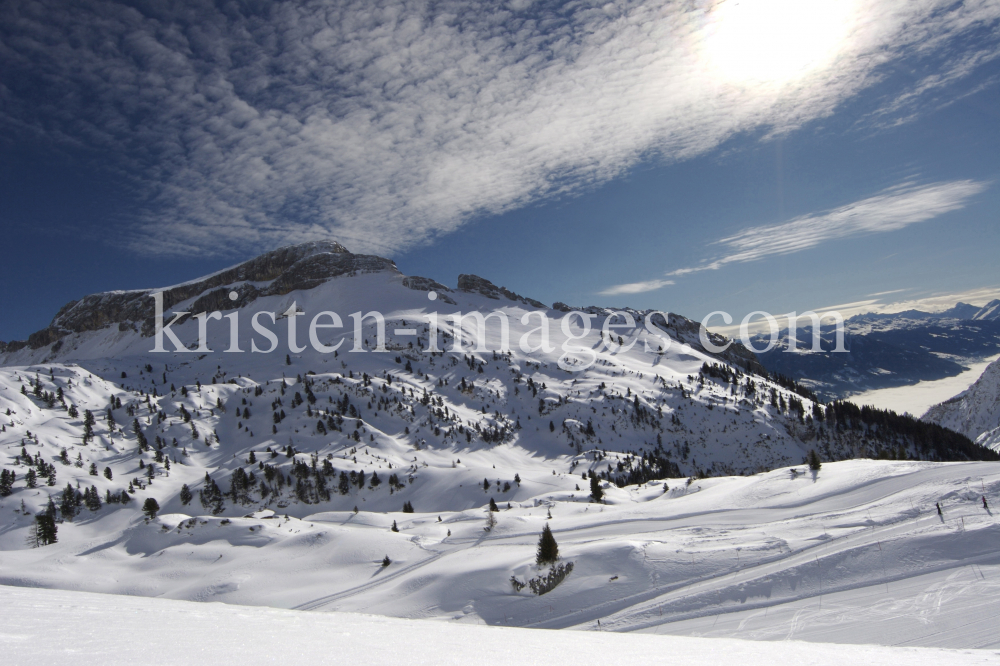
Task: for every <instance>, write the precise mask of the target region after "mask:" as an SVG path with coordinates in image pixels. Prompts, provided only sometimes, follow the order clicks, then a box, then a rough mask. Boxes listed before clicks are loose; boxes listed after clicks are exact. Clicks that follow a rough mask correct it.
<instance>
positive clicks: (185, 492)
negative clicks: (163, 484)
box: [181, 483, 192, 506]
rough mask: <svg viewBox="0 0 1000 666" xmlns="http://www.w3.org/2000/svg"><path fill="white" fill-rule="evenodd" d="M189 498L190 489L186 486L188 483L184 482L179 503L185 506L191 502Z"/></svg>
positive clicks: (190, 496)
mask: <svg viewBox="0 0 1000 666" xmlns="http://www.w3.org/2000/svg"><path fill="white" fill-rule="evenodd" d="M191 498H192V495H191V489H190V488H188V484H186V483H185V484H184V485H183V486H181V504H183V505H184V506H187V505H188V504H190V503H191Z"/></svg>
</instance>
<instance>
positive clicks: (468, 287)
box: [458, 274, 549, 310]
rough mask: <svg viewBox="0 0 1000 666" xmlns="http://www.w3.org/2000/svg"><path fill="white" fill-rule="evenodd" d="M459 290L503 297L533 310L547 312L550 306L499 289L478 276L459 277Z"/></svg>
mask: <svg viewBox="0 0 1000 666" xmlns="http://www.w3.org/2000/svg"><path fill="white" fill-rule="evenodd" d="M458 290H459V291H465V292H469V293H472V294H481V295H483V296H485V297H486V298H494V299H499V298H501V297H503V298H506V299H507V300H510V301H516V302H518V303H524V304H526V305H530V306H531V307H533V308H545V309H546V310H547V309H548V308H549V306H547V305H545V304H544V303H542V302H540V301H536V300H535V299H533V298H525V297H524V296H520V295H518V294H515V293H514V292H512V291H510V290H508V289H507V288H506V287H498V286H496V285H495V284H493V283H492V282H490V281H489V280H487V279H486V278H481V277H479V276H478V275H464V274H463V275H459V276H458Z"/></svg>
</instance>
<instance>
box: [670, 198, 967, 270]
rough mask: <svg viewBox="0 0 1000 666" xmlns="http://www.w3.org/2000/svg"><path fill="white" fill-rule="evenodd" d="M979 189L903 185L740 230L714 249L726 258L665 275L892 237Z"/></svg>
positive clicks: (959, 205) (954, 206) (956, 205)
mask: <svg viewBox="0 0 1000 666" xmlns="http://www.w3.org/2000/svg"><path fill="white" fill-rule="evenodd" d="M984 189H986V184H985V183H982V182H977V181H972V180H959V181H952V182H946V183H934V184H931V185H921V186H918V185H913V184H911V183H904V184H902V185H897V186H896V187H892V188H889V189H888V190H885V191H883V192H880V193H879V194H876V195H875V196H873V197H869V198H867V199H863V200H861V201H856V202H854V203H851V204H848V205H846V206H841V207H840V208H836V209H834V210H831V211H827V212H824V213H820V214H817V215H805V216H802V217H797V218H795V219H793V220H790V221H789V222H784V223H782V224H774V225H766V226H759V227H750V228H749V229H744V230H743V231H741V232H739V233H737V234H735V235H733V236H730V237H728V238H723V239H721V240H719V241H716V242H715V243H714V244H715V245H722V246H724V247H725V248H726V249H727V250H729V253H728V254H726V255H725V256H723V257H720V258H718V259H714V260H712V261H710V262H708V263H707V264H705V265H704V266H698V267H694V268H682V269H679V270H676V271H672V272H671V273H670V275H683V274H686V273H691V272H694V271H699V270H714V269H718V268H721V267H722V266H725V265H726V264H732V263H742V262H746V261H756V260H758V259H763V258H764V257H768V256H771V255H781V254H791V253H793V252H801V251H802V250H808V249H810V248H813V247H816V246H817V245H819V244H821V243H824V242H826V241H831V240H839V239H843V238H850V237H854V236H863V235H867V234H873V233H882V232H886V231H896V230H898V229H903V228H904V227H908V226H909V225H911V224H916V223H918V222H925V221H927V220H930V219H933V218H935V217H938V216H940V215H943V214H945V213H948V212H951V211H953V210H958V209H960V208H962V207H964V206H965V204H966V202H967V201H968V200H969V198H970V197H972V196H973V195H975V194H978V193H980V192H982V191H983V190H984Z"/></svg>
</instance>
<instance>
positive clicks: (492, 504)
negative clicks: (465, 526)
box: [490, 497, 500, 511]
mask: <svg viewBox="0 0 1000 666" xmlns="http://www.w3.org/2000/svg"><path fill="white" fill-rule="evenodd" d="M490 511H500V507H498V506H497V503H496V502H495V501H494V500H493V498H492V497H491V498H490Z"/></svg>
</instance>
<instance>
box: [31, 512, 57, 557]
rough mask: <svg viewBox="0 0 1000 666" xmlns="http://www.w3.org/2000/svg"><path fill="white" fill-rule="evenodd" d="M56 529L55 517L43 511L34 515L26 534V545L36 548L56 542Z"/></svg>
mask: <svg viewBox="0 0 1000 666" xmlns="http://www.w3.org/2000/svg"><path fill="white" fill-rule="evenodd" d="M58 531H59V530H58V528H56V520H55V517H54V516H52V515H50V514H49V513H47V512H45V511H43V512H42V513H39V514H38V515H36V516H35V524H34V526H33V528H32V530H31V532H30V534H29V536H28V545H30V546H32V547H33V548H38V547H40V546H47V545H49V544H52V543H56V541H58V539H57V538H56V534H57V533H58Z"/></svg>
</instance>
